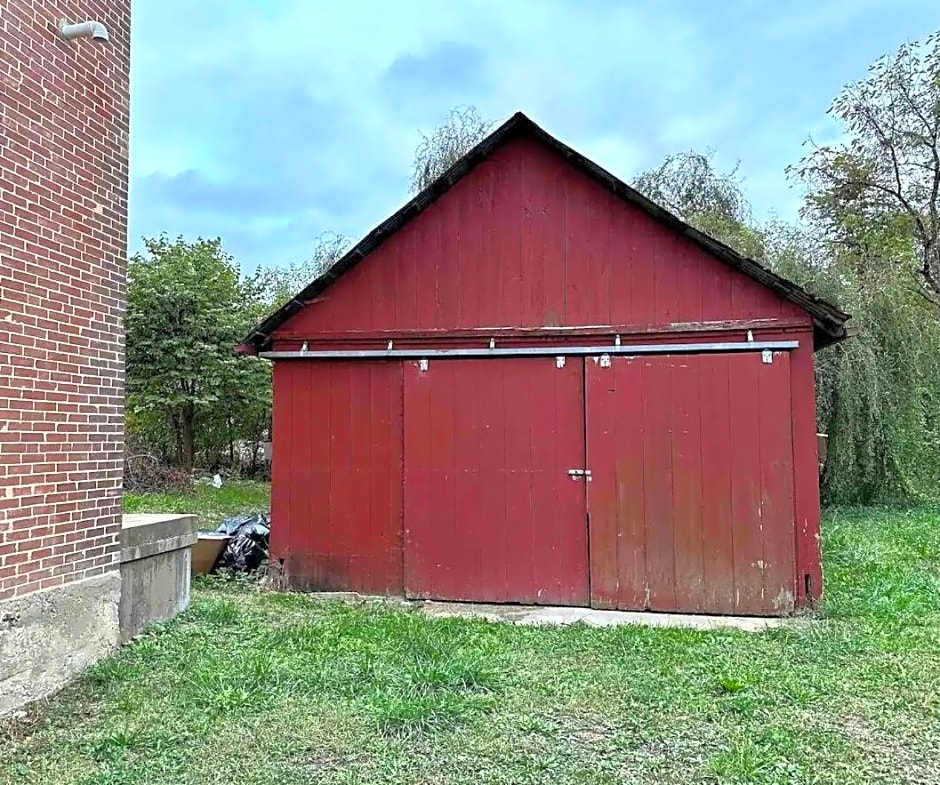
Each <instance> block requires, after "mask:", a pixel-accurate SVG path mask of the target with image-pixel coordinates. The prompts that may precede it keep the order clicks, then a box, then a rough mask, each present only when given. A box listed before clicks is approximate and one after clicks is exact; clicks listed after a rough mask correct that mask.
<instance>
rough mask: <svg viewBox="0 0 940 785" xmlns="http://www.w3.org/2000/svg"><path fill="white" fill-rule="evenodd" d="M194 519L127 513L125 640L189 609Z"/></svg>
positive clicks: (124, 535) (123, 602)
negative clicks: (151, 625)
mask: <svg viewBox="0 0 940 785" xmlns="http://www.w3.org/2000/svg"><path fill="white" fill-rule="evenodd" d="M195 527H196V519H195V517H194V516H192V515H139V514H138V515H125V516H124V528H123V529H122V531H121V581H122V589H121V604H120V624H121V641H122V642H124V641H128V640H130V639H131V638H133V637H134V636H135V635H138V634H139V633H140V632H142V631H143V629H144V628H145V627H147V626H148V625H150V624H154V623H155V622H160V621H166V620H168V619H171V618H173V617H174V616H175V615H176V614H177V613H179V612H180V611H184V610H186V608H188V607H189V587H190V574H191V570H192V562H191V559H192V552H191V550H192V545H193V543H194V542H195V541H196V532H195Z"/></svg>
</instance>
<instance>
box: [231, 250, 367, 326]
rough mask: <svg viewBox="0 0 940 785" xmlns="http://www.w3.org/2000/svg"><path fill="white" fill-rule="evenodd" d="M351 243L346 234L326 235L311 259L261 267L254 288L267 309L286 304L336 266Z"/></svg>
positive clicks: (254, 279)
mask: <svg viewBox="0 0 940 785" xmlns="http://www.w3.org/2000/svg"><path fill="white" fill-rule="evenodd" d="M351 242H352V241H351V240H350V239H349V238H348V237H346V236H345V235H342V234H337V233H336V232H323V233H322V234H321V235H320V236H319V237H318V238H317V239H316V241H315V243H314V246H313V253H312V254H311V255H310V257H309V258H308V259H306V260H305V261H303V262H295V263H294V264H288V265H285V266H282V267H265V268H258V270H257V271H256V272H255V274H254V275H253V276H252V277H251V279H250V281H251V285H252V286H253V287H254V288H255V290H256V291H257V292H258V296H259V298H260V300H261V302H263V303H265V305H266V306H267V308H268V310H270V309H273V308H276V307H278V306H280V305H283V304H284V303H285V302H287V301H288V300H290V298H291V297H293V296H294V295H296V294H297V293H298V292H300V291H301V290H302V289H303V288H304V287H305V286H307V284H309V283H310V282H311V281H313V280H314V279H315V278H317V277H319V276H320V275H322V274H323V273H324V272H326V271H327V270H328V269H330V267H332V266H333V265H334V264H336V262H337V261H339V260H340V259H341V258H342V257H343V255H344V254H345V253H346V251H348V250H349V246H350V245H351ZM264 315H267V314H263V315H262V316H264ZM259 321H260V319H259Z"/></svg>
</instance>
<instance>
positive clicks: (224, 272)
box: [125, 236, 258, 472]
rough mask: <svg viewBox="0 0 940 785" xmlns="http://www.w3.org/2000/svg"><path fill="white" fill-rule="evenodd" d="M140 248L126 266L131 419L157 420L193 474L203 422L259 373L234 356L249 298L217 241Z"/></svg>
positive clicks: (233, 401)
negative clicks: (199, 432)
mask: <svg viewBox="0 0 940 785" xmlns="http://www.w3.org/2000/svg"><path fill="white" fill-rule="evenodd" d="M144 246H145V248H146V253H144V254H137V255H136V256H134V257H133V258H132V259H131V260H130V265H129V267H128V304H127V316H126V320H125V323H126V329H127V406H128V412H129V415H130V416H131V417H132V418H133V417H135V416H136V417H138V418H147V417H148V416H149V417H150V422H151V423H152V422H153V421H154V420H153V418H154V417H156V418H157V420H158V421H159V420H161V419H162V421H163V422H164V423H165V424H166V427H167V428H168V430H169V433H170V434H171V438H172V439H173V441H174V446H175V458H176V461H177V462H178V465H179V466H180V467H181V468H183V469H184V470H186V471H188V472H191V471H192V469H193V466H194V463H195V456H196V444H197V426H198V424H199V422H200V420H202V419H207V418H210V417H211V416H212V413H213V411H215V410H217V409H218V407H219V404H220V402H222V403H224V404H225V405H226V406H228V407H231V406H235V405H238V404H239V402H241V401H243V400H244V399H245V397H246V396H251V395H253V394H254V390H255V386H254V385H255V383H256V382H257V378H256V377H257V375H258V371H257V370H256V369H255V367H254V366H252V365H251V364H246V363H242V362H240V361H239V360H238V358H237V357H236V356H235V354H234V352H233V347H234V346H235V344H236V343H237V341H238V340H239V338H240V337H242V336H243V335H244V333H245V331H246V330H247V329H248V327H249V324H248V319H249V318H250V317H249V309H248V304H249V301H250V300H251V299H252V293H251V292H250V291H249V290H248V289H246V287H245V286H244V285H243V283H242V281H241V280H240V277H239V273H238V269H237V268H236V267H235V265H234V264H233V262H232V258H231V257H230V256H228V255H227V254H226V253H225V252H224V251H223V250H222V246H221V243H220V242H219V240H203V239H199V240H196V241H195V242H192V243H189V242H186V241H184V240H183V239H182V238H180V239H177V240H172V241H171V240H169V239H168V238H167V237H166V236H161V237H158V238H152V239H148V240H145V241H144Z"/></svg>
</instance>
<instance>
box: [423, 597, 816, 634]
mask: <svg viewBox="0 0 940 785" xmlns="http://www.w3.org/2000/svg"><path fill="white" fill-rule="evenodd" d="M422 610H423V612H424V613H426V614H427V615H428V616H445V617H446V616H462V617H468V618H474V617H476V618H484V619H490V620H492V621H503V622H510V623H512V624H532V625H537V624H577V623H581V624H587V625H590V626H592V627H619V626H622V625H629V624H633V625H640V626H643V627H679V628H686V629H693V630H741V631H743V632H760V631H762V630H768V629H773V628H775V627H785V626H788V625H793V624H794V623H797V622H804V623H805V620H803V619H792V618H791V619H787V618H779V617H773V618H769V617H758V616H703V615H698V614H689V613H647V612H643V613H640V612H632V611H601V610H595V609H593V608H565V607H554V606H537V605H485V604H476V603H463V602H425V603H423V605H422Z"/></svg>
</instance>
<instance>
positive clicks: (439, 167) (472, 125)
mask: <svg viewBox="0 0 940 785" xmlns="http://www.w3.org/2000/svg"><path fill="white" fill-rule="evenodd" d="M492 127H493V124H492V123H491V122H490V121H489V120H484V119H483V117H482V116H481V115H480V112H479V111H478V110H477V108H476V107H475V106H458V107H455V108H453V109H451V110H450V112H449V113H448V115H447V119H446V120H445V121H444V122H443V123H441V125H439V126H438V127H437V128H435V129H434V130H433V131H431V133H429V134H424V133H422V134H421V142H420V143H419V144H418V147H417V149H416V150H415V158H414V163H413V164H412V167H411V192H412V193H418V192H419V191H423V190H424V189H425V188H427V187H428V186H429V185H430V184H431V183H433V182H434V181H435V180H436V179H437V178H438V177H440V176H441V175H442V174H444V172H446V171H447V170H448V169H449V168H450V167H451V165H453V164H454V162H455V161H457V160H458V159H459V158H460V157H461V156H463V155H464V153H466V152H467V151H468V150H470V148H472V147H473V146H474V145H475V144H477V142H479V141H481V140H482V139H483V138H484V137H485V136H486V135H487V134H488V133H489V132H490V129H491V128H492Z"/></svg>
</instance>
